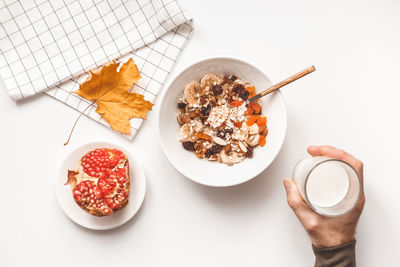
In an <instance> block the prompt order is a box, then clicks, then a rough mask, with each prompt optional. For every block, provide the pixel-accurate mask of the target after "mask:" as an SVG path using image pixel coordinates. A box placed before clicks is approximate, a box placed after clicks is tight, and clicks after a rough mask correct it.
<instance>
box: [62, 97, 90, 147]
mask: <svg viewBox="0 0 400 267" xmlns="http://www.w3.org/2000/svg"><path fill="white" fill-rule="evenodd" d="M95 102H96V100H93V101H92V103H90V105H88V106H87V107H86V108H85V109H84V110H83V111H82V112H81V114H79V116H78V118H77V119H76V120H75V123H74V126H73V127H72V129H71V132H70V133H69V136H68V140H67V142H65V143H64V146H66V145H68V143H69V140H71V136H72V133H73V132H74V129H75V126H76V124H77V123H78V121H79V119H80V118H81V117H82V115H83V113H85V111H86V110H88V108H89V107H91V106H93V104H94V103H95Z"/></svg>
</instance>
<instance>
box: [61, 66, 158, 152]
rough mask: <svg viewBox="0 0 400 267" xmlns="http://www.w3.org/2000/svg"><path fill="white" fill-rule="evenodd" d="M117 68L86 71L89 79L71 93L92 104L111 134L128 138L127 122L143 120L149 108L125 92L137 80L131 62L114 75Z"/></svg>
mask: <svg viewBox="0 0 400 267" xmlns="http://www.w3.org/2000/svg"><path fill="white" fill-rule="evenodd" d="M119 66H120V64H119V63H116V62H115V61H112V62H110V63H108V64H107V65H105V66H104V67H102V68H101V69H97V70H94V71H92V70H90V75H89V77H88V78H87V79H86V81H84V82H83V83H82V84H81V85H80V87H79V90H77V91H75V92H74V93H75V94H78V95H80V96H81V97H83V98H85V99H87V100H89V101H92V102H93V103H94V102H96V103H97V109H96V112H97V113H99V114H100V115H101V116H102V117H103V118H104V119H105V120H106V121H107V122H108V123H109V124H110V126H111V128H112V129H113V130H115V131H118V132H120V133H122V134H131V127H130V123H129V120H130V119H131V118H143V119H145V118H146V114H147V112H148V111H149V110H151V109H152V107H153V104H152V103H150V102H149V101H146V100H144V96H143V95H141V94H138V93H130V92H129V90H130V89H131V88H132V86H133V84H134V83H136V82H137V81H138V80H139V79H140V78H141V76H140V73H139V70H138V68H137V66H136V64H135V63H134V62H133V60H132V59H129V60H128V61H127V62H126V63H125V64H123V65H122V66H121V68H120V69H119V71H117V69H118V67H119ZM93 103H92V104H93ZM78 119H79V118H78ZM74 127H75V125H74ZM68 140H69V139H68ZM67 143H68V141H67ZM67 143H66V144H67Z"/></svg>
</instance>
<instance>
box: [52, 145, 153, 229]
mask: <svg viewBox="0 0 400 267" xmlns="http://www.w3.org/2000/svg"><path fill="white" fill-rule="evenodd" d="M96 148H117V149H119V150H121V151H122V152H124V153H125V155H127V157H128V160H129V177H130V179H131V191H130V193H129V202H128V205H126V207H125V208H123V209H121V210H119V211H116V212H115V213H113V214H111V215H110V216H104V217H96V216H93V215H90V214H89V213H87V212H86V211H84V210H83V209H81V208H80V207H79V206H78V204H76V203H75V201H74V199H73V196H72V192H71V186H70V185H65V182H66V181H67V172H68V170H75V169H76V167H77V165H78V163H79V160H80V159H81V157H82V156H83V155H84V154H85V153H87V152H89V151H90V150H93V149H96ZM145 193H146V177H145V174H144V171H143V169H142V167H141V166H140V163H139V162H138V160H137V159H136V158H135V157H134V156H133V155H132V154H131V153H130V152H129V151H127V150H126V149H124V148H122V147H120V146H118V145H116V144H112V143H109V142H92V143H88V144H84V145H81V146H78V147H77V148H75V149H73V150H72V151H71V152H70V153H69V154H68V155H67V156H66V157H65V159H64V160H63V162H62V164H61V166H60V169H59V172H58V177H57V181H56V194H57V199H58V202H59V203H60V206H61V208H62V209H63V210H64V212H65V214H66V215H67V216H68V217H69V218H70V219H71V220H72V221H74V222H75V223H77V224H79V225H81V226H83V227H86V228H88V229H92V230H108V229H113V228H116V227H119V226H121V225H122V224H124V223H126V222H128V221H129V220H130V219H131V218H132V217H133V216H134V215H135V214H136V213H137V212H138V210H139V208H140V206H141V205H142V203H143V200H144V195H145Z"/></svg>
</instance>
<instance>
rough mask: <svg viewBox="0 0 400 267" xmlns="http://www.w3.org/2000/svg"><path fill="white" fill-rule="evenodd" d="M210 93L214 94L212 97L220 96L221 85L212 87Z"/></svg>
mask: <svg viewBox="0 0 400 267" xmlns="http://www.w3.org/2000/svg"><path fill="white" fill-rule="evenodd" d="M211 91H212V92H213V93H214V95H220V94H222V87H221V85H213V87H211Z"/></svg>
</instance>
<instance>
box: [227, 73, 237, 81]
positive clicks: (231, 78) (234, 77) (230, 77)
mask: <svg viewBox="0 0 400 267" xmlns="http://www.w3.org/2000/svg"><path fill="white" fill-rule="evenodd" d="M236 80H237V77H236V76H235V75H233V74H232V75H231V76H229V78H228V82H230V83H232V82H234V81H236Z"/></svg>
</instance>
